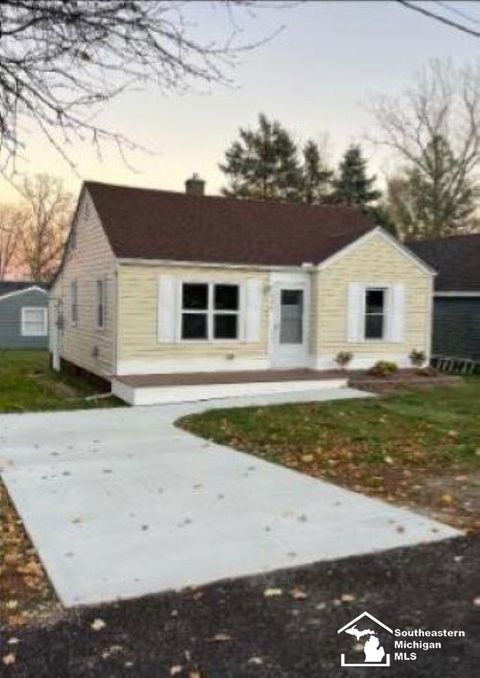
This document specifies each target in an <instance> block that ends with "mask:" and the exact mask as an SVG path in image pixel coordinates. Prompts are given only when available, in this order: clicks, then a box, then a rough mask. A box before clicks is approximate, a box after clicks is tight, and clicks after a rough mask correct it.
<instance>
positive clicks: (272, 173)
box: [220, 114, 302, 200]
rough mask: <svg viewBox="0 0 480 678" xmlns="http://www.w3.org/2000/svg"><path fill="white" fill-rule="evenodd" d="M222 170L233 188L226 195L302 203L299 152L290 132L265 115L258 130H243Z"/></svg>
mask: <svg viewBox="0 0 480 678" xmlns="http://www.w3.org/2000/svg"><path fill="white" fill-rule="evenodd" d="M220 169H221V170H222V172H224V173H225V174H226V175H227V177H228V179H229V185H228V187H225V188H223V189H222V193H223V194H224V195H227V196H232V197H236V198H253V199H257V200H299V199H300V196H301V183H302V182H301V180H302V175H301V169H300V165H299V161H298V149H297V147H296V145H295V142H294V141H293V139H292V138H291V136H290V134H289V132H288V131H287V130H286V129H285V128H284V127H282V125H281V124H280V123H279V122H278V121H276V120H274V121H270V120H268V119H267V117H266V116H265V115H264V114H260V115H259V118H258V128H257V129H256V130H251V129H243V128H240V130H239V139H238V140H236V141H234V142H233V143H232V144H231V146H230V148H229V149H228V150H227V151H226V153H225V162H224V163H223V164H220Z"/></svg>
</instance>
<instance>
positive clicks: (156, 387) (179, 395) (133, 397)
mask: <svg viewBox="0 0 480 678" xmlns="http://www.w3.org/2000/svg"><path fill="white" fill-rule="evenodd" d="M345 386H347V377H346V375H345V374H344V373H343V372H342V371H340V370H323V371H320V370H311V369H295V370H245V371H237V372H234V371H232V372H186V373H175V374H128V375H122V376H114V377H112V392H113V393H114V394H115V395H116V396H118V397H119V398H121V399H122V400H124V401H125V402H127V403H129V404H130V405H159V404H162V403H177V402H191V401H195V400H211V399H214V398H231V397H236V396H252V395H264V394H269V393H292V392H299V391H316V390H320V389H336V388H344V387H345Z"/></svg>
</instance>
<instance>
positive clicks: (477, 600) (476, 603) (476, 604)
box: [473, 596, 480, 607]
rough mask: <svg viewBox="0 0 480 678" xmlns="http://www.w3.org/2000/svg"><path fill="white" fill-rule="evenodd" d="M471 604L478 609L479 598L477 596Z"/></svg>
mask: <svg viewBox="0 0 480 678" xmlns="http://www.w3.org/2000/svg"><path fill="white" fill-rule="evenodd" d="M473 604H474V605H475V607H480V596H477V597H476V598H474V599H473Z"/></svg>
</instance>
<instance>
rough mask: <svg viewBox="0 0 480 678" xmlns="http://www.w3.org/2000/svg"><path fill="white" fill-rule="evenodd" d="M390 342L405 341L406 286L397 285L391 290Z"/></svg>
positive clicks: (389, 312)
mask: <svg viewBox="0 0 480 678" xmlns="http://www.w3.org/2000/svg"><path fill="white" fill-rule="evenodd" d="M388 329H389V331H388V341H395V342H398V343H401V342H403V341H404V340H405V285H403V284H402V283H397V284H395V285H392V286H391V288H390V303H389V308H388Z"/></svg>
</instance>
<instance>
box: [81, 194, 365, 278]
mask: <svg viewBox="0 0 480 678" xmlns="http://www.w3.org/2000/svg"><path fill="white" fill-rule="evenodd" d="M85 187H86V189H87V190H88V192H89V194H90V195H91V197H92V199H93V201H94V204H95V207H96V209H97V211H98V214H99V216H100V218H101V220H102V224H103V227H104V229H105V232H106V234H107V237H108V239H109V242H110V245H111V247H112V249H113V252H114V254H115V255H116V256H117V257H119V258H128V259H130V258H134V259H171V260H176V261H199V262H207V263H208V262H211V263H231V264H265V265H287V266H288V265H300V264H302V263H304V262H311V263H318V262H320V261H323V260H324V259H326V258H327V257H329V256H330V255H331V254H334V253H335V252H337V251H338V250H339V249H341V248H342V247H344V246H345V245H348V244H349V243H350V242H352V241H353V240H356V239H357V238H358V237H359V236H360V235H363V234H364V233H366V232H367V231H369V230H371V229H372V228H374V227H375V225H374V223H373V222H372V221H371V219H370V218H369V217H367V216H366V215H365V214H363V213H362V212H361V211H360V210H358V209H355V208H352V207H344V206H336V205H335V206H333V205H332V206H311V205H302V204H295V203H271V202H260V201H250V200H235V199H228V198H221V197H215V196H201V197H199V196H194V195H189V194H186V193H174V192H170V191H155V190H149V189H141V188H129V187H125V186H113V185H111V184H102V183H97V182H91V181H89V182H86V184H85Z"/></svg>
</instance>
